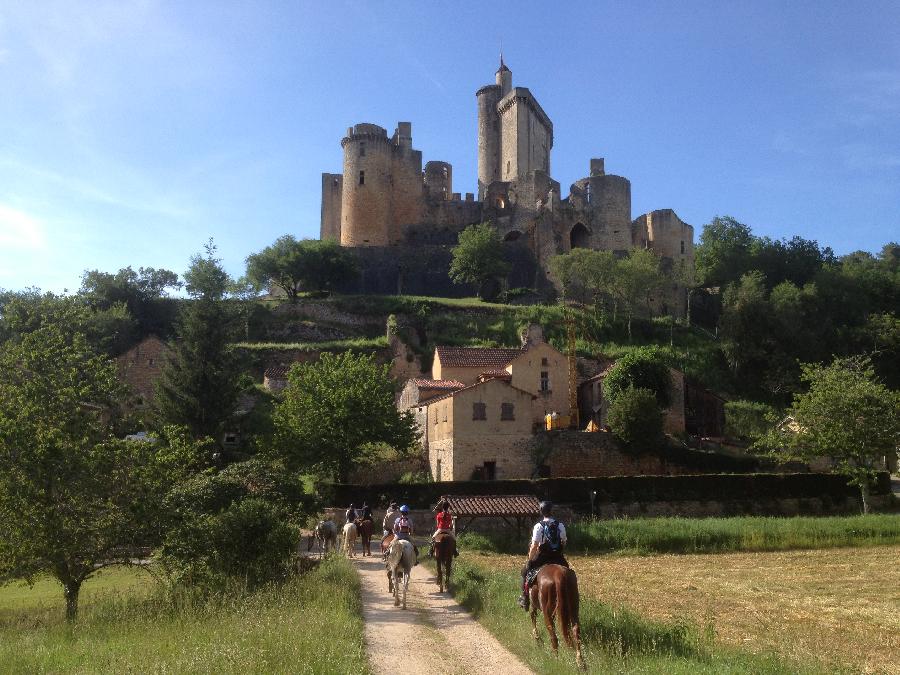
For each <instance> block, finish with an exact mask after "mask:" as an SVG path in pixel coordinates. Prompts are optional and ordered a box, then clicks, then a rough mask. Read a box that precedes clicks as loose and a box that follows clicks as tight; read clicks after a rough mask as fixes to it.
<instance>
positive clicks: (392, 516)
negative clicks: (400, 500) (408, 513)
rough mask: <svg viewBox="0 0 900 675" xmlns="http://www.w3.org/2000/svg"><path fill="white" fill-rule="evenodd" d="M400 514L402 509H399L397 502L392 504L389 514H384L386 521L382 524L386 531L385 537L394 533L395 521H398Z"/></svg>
mask: <svg viewBox="0 0 900 675" xmlns="http://www.w3.org/2000/svg"><path fill="white" fill-rule="evenodd" d="M399 513H400V509H399V508H398V507H397V502H391V505H390V506H388V510H387V513H385V514H384V521H383V522H382V523H381V529H382V530H384V536H385V537H386V536H388V535H389V534H390V533H391V532H393V531H394V521H395V520H397V515H398V514H399Z"/></svg>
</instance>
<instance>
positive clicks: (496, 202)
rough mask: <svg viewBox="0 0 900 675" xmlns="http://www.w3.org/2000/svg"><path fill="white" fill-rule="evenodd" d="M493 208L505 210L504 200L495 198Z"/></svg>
mask: <svg viewBox="0 0 900 675" xmlns="http://www.w3.org/2000/svg"><path fill="white" fill-rule="evenodd" d="M494 206H496V207H497V208H498V209H505V208H506V200H505V199H503V197H497V199H495V200H494Z"/></svg>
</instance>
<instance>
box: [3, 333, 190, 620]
mask: <svg viewBox="0 0 900 675" xmlns="http://www.w3.org/2000/svg"><path fill="white" fill-rule="evenodd" d="M122 395H123V391H122V388H121V385H120V384H119V382H118V380H117V378H116V369H115V365H114V364H113V363H112V362H111V361H109V360H107V359H106V358H105V357H102V356H98V355H97V354H96V353H95V352H93V351H92V350H91V349H90V347H89V346H88V344H87V342H86V341H85V339H84V338H83V337H82V336H81V335H79V334H78V333H72V332H70V330H69V328H68V327H67V326H65V325H63V324H47V325H44V326H41V327H40V328H38V329H37V330H35V331H32V332H30V333H28V334H26V335H24V336H23V337H22V338H21V339H20V340H17V341H10V342H7V343H6V344H5V345H3V346H2V347H0V583H2V582H4V581H9V580H12V579H21V578H25V579H27V580H31V579H33V578H34V577H35V576H36V575H38V574H42V573H47V574H50V575H52V576H53V577H55V578H56V579H57V580H58V581H59V582H60V583H61V584H62V587H63V591H64V594H65V600H66V617H67V618H68V619H70V620H71V619H74V618H75V615H76V612H77V609H78V595H79V591H80V589H81V585H82V583H84V581H85V580H86V579H88V578H89V577H90V576H91V575H93V574H94V573H95V572H96V571H97V570H98V569H99V568H101V567H103V566H106V565H109V564H115V563H121V562H127V559H128V557H129V556H130V555H131V553H130V548H131V547H133V546H135V545H152V544H153V543H154V540H155V538H157V537H158V536H159V530H158V528H157V527H156V525H158V519H157V516H158V514H159V512H158V510H157V507H158V505H159V504H160V502H161V500H162V496H163V494H164V492H165V490H166V489H167V488H168V487H169V486H170V485H171V483H172V481H173V477H174V473H173V471H170V470H169V469H170V468H171V467H169V464H168V462H169V461H170V460H172V459H173V455H171V454H170V453H167V452H160V448H159V447H156V446H153V445H151V444H150V443H146V442H133V441H123V440H117V439H115V438H114V437H113V436H112V432H113V428H112V424H111V413H112V412H114V409H115V402H116V401H117V400H119V399H120V398H121V397H122ZM176 455H177V453H176ZM174 459H177V457H174ZM174 465H178V462H177V461H176V462H174Z"/></svg>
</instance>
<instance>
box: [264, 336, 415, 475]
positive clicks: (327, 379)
mask: <svg viewBox="0 0 900 675" xmlns="http://www.w3.org/2000/svg"><path fill="white" fill-rule="evenodd" d="M274 419H275V428H276V436H277V445H278V447H279V448H281V451H282V452H283V454H284V456H285V459H286V460H288V462H289V463H290V464H292V465H293V466H295V467H297V468H301V469H305V470H313V471H316V472H318V473H320V474H322V475H328V476H335V477H337V478H338V479H339V480H341V481H346V480H347V477H348V475H349V473H350V470H351V469H352V468H353V466H354V464H357V463H359V462H363V461H365V460H366V459H368V458H370V457H371V456H373V455H374V454H375V452H376V451H377V449H378V445H379V444H387V445H389V446H392V447H393V448H395V449H397V450H399V451H407V450H409V449H410V448H412V447H413V445H414V444H415V442H416V437H417V435H418V433H417V429H416V426H415V421H414V420H413V417H412V415H411V414H410V413H409V412H400V411H398V410H397V408H396V406H395V405H394V387H393V384H392V382H391V379H390V376H389V375H388V367H387V366H380V365H378V364H377V363H375V360H374V357H372V356H363V355H358V354H354V353H352V352H343V353H341V354H336V355H335V354H328V353H325V354H322V357H321V358H320V359H319V360H318V361H317V362H316V363H312V364H307V365H295V366H294V367H293V368H292V369H291V372H290V375H289V379H288V386H287V387H286V388H285V390H284V399H283V400H282V402H281V403H280V404H278V406H277V408H276V410H275V415H274Z"/></svg>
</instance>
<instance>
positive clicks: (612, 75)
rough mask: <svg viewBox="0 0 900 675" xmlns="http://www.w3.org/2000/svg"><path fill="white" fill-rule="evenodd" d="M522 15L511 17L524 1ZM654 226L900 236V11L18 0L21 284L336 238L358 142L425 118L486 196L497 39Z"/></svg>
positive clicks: (3, 284) (11, 114) (763, 5)
mask: <svg viewBox="0 0 900 675" xmlns="http://www.w3.org/2000/svg"><path fill="white" fill-rule="evenodd" d="M513 7H514V8H515V9H511V8H513ZM501 40H502V41H503V50H504V55H505V58H506V62H507V64H508V65H509V67H510V68H511V69H512V71H513V83H514V85H517V86H526V87H529V88H530V89H531V91H532V92H533V93H534V94H535V95H536V96H537V98H538V100H539V101H540V102H541V105H542V106H543V108H544V109H545V111H546V112H547V113H548V115H549V116H550V118H551V119H552V120H553V123H554V134H555V143H554V148H553V156H552V160H551V168H552V173H553V175H554V177H555V178H556V179H557V180H559V181H560V183H561V184H562V186H563V195H566V194H567V193H568V186H569V185H570V184H571V183H572V182H573V181H574V180H576V179H578V178H580V177H582V176H584V175H586V174H587V172H588V171H587V169H588V160H589V158H590V157H605V158H606V169H607V172H608V173H615V174H619V175H623V176H626V177H627V178H629V179H630V180H631V182H632V212H633V216H637V215H639V214H641V213H644V212H646V211H649V210H652V209H656V208H673V209H675V211H676V212H677V213H678V214H679V215H680V216H681V218H682V219H684V220H686V221H687V222H689V223H691V224H693V225H694V226H695V228H696V235H697V236H698V237H699V234H700V231H701V228H702V225H703V224H704V223H706V222H708V221H709V220H710V219H711V218H712V217H713V216H715V215H724V214H728V215H733V216H735V217H736V218H738V219H739V220H741V221H743V222H745V223H747V224H749V225H751V226H752V227H753V229H754V231H755V232H756V233H757V234H766V235H770V236H773V237H781V236H790V235H793V234H800V235H803V236H805V237H809V238H814V239H817V240H818V241H819V242H820V243H823V244H827V245H830V246H832V247H833V248H834V249H835V250H836V251H837V252H838V253H846V252H849V251H852V250H856V249H867V250H877V249H879V248H880V247H881V245H882V244H884V243H885V242H887V241H889V240H891V239H895V240H896V239H900V3H897V2H896V1H891V2H860V3H846V2H840V3H838V2H791V3H785V2H778V3H767V2H741V3H738V2H722V1H718V2H710V3H702V2H666V3H652V2H628V3H625V2H619V3H607V2H584V3H565V8H564V9H560V8H558V7H554V6H553V5H552V4H549V3H544V2H534V3H531V2H527V3H497V4H493V3H489V2H472V3H468V2H464V3H429V2H424V3H423V2H417V3H376V2H362V3H351V2H338V1H334V2H328V3H321V4H318V3H317V4H312V3H309V4H307V3H300V2H263V1H262V0H258V1H255V2H249V1H248V2H228V1H219V2H208V3H207V2H201V1H199V0H197V1H191V2H155V1H153V0H134V1H132V0H113V1H112V2H106V1H104V0H92V1H91V2H83V3H78V2H73V1H61V2H52V1H50V0H47V1H43V0H35V2H16V1H15V0H5V1H0V288H15V289H18V288H24V287H26V286H39V287H41V288H44V289H49V290H55V291H60V290H62V289H63V288H68V289H70V290H72V289H76V288H77V287H78V285H79V283H80V276H81V273H82V272H83V271H84V270H86V269H101V270H105V271H115V270H117V269H119V268H120V267H124V266H126V265H132V266H133V267H135V268H137V267H139V266H152V267H166V268H169V269H172V270H174V271H176V272H179V273H181V272H183V271H184V270H185V269H186V267H187V263H188V259H189V257H190V256H191V255H192V254H193V253H196V252H198V251H200V250H201V248H202V246H203V243H204V242H205V241H206V240H207V239H208V238H209V237H213V238H214V239H215V241H216V243H217V244H218V246H219V252H220V255H221V257H222V258H223V261H224V263H225V266H226V268H227V269H228V270H229V271H230V272H231V273H232V274H235V275H239V274H241V273H242V272H243V267H244V265H243V260H244V258H245V257H246V256H247V255H248V254H249V253H252V252H254V251H257V250H259V249H260V248H262V247H264V246H266V245H267V244H269V243H271V242H272V241H274V239H275V238H276V237H278V236H280V235H282V234H285V233H291V234H294V235H295V236H298V237H316V236H318V229H319V208H320V195H319V191H320V184H321V183H320V174H321V173H322V172H323V171H327V172H336V171H340V167H341V148H340V139H341V137H342V135H343V133H344V131H345V130H346V128H347V127H348V126H351V125H352V124H355V123H359V122H364V121H365V122H374V123H376V124H379V125H380V126H382V127H385V128H387V129H388V131H389V133H390V132H392V131H393V129H394V126H395V125H396V123H397V121H399V120H404V121H411V122H412V125H413V144H414V146H415V147H416V148H418V149H420V150H422V151H423V154H424V159H425V161H428V160H431V159H439V160H444V161H449V162H451V163H452V164H453V174H454V175H453V178H454V189H455V190H456V191H457V192H467V191H469V192H470V191H475V189H476V168H477V167H476V161H477V156H476V141H475V139H476V135H475V130H476V106H475V96H474V93H475V91H476V89H478V88H479V87H480V86H482V85H484V84H489V83H491V82H492V81H493V74H494V71H495V70H496V67H497V60H498V59H497V53H498V47H499V43H500V41H501Z"/></svg>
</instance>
